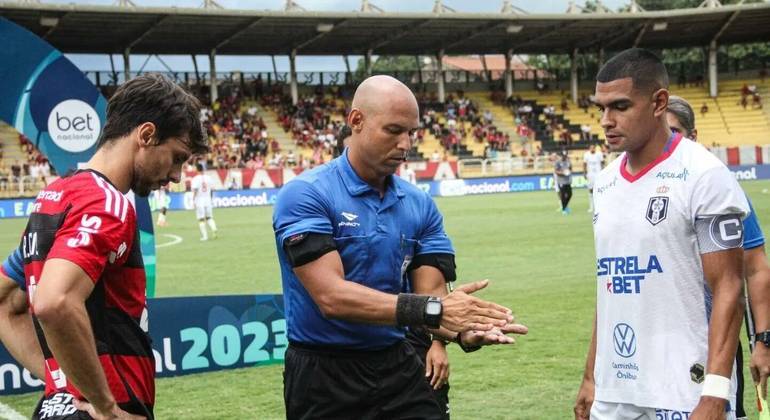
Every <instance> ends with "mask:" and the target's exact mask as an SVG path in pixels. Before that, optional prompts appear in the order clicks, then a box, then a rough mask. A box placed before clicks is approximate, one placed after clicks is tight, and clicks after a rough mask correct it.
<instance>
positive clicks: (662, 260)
mask: <svg viewBox="0 0 770 420" xmlns="http://www.w3.org/2000/svg"><path fill="white" fill-rule="evenodd" d="M596 79H597V84H596V94H595V98H596V99H595V102H596V103H597V105H598V106H599V107H600V110H601V112H602V118H601V125H602V128H603V129H604V132H605V136H606V138H607V143H608V144H609V146H610V148H611V149H612V150H613V151H620V152H625V153H623V154H622V155H621V156H620V157H619V158H618V159H616V160H615V161H613V162H612V163H610V164H609V165H608V166H607V167H606V168H604V169H603V170H602V171H601V172H600V173H599V175H598V176H597V178H596V180H595V186H594V206H595V212H594V242H595V246H596V255H597V283H598V287H597V304H596V318H595V324H594V331H593V336H592V340H591V346H590V347H589V352H588V357H587V361H586V370H585V372H584V375H583V382H582V384H581V387H580V391H579V392H578V398H577V401H576V405H575V417H576V418H578V419H588V418H589V417H590V418H591V419H594V420H604V419H613V420H616V419H649V420H656V419H677V418H681V419H690V420H704V419H725V418H727V419H734V418H735V412H734V411H733V410H734V407H735V372H734V361H735V352H736V346H737V341H738V333H739V331H740V324H741V317H742V313H743V301H742V299H741V293H742V281H743V280H742V275H743V273H742V260H743V249H742V245H743V225H742V219H743V217H745V215H746V214H747V212H748V203H747V202H746V198H745V196H744V194H743V192H742V191H741V189H740V187H739V186H738V183H737V182H736V181H735V178H734V177H733V176H732V174H731V173H730V171H729V170H728V169H727V168H726V167H725V166H724V164H722V162H720V161H719V160H718V159H717V158H716V157H714V156H713V155H712V154H711V153H709V152H708V151H707V150H706V149H705V148H704V147H703V146H701V145H699V144H697V143H695V142H692V141H689V140H683V139H682V136H681V135H673V134H672V133H671V130H670V129H669V127H668V124H667V122H666V115H665V114H666V107H667V102H668V90H667V87H668V75H667V74H666V69H665V67H664V66H663V63H662V62H661V61H660V59H659V58H658V57H657V56H655V55H654V54H652V53H650V52H649V51H646V50H642V49H636V48H635V49H631V50H626V51H623V52H621V53H619V54H618V55H616V56H615V57H613V58H612V59H611V60H610V61H608V62H607V63H606V64H605V65H604V67H603V68H602V69H601V70H600V71H599V73H598V75H597V78H596Z"/></svg>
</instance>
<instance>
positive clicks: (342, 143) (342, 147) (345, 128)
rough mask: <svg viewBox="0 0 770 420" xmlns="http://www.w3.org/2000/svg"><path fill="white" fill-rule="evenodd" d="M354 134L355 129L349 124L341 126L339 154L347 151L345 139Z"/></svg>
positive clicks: (338, 140)
mask: <svg viewBox="0 0 770 420" xmlns="http://www.w3.org/2000/svg"><path fill="white" fill-rule="evenodd" d="M352 134H353V130H352V129H351V128H350V126H348V125H347V124H345V125H343V126H342V128H340V132H339V133H338V134H337V153H336V154H337V156H339V155H341V154H342V152H343V151H345V139H346V138H348V137H350V136H351V135H352Z"/></svg>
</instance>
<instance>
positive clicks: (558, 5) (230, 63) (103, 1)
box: [41, 0, 628, 72]
mask: <svg viewBox="0 0 770 420" xmlns="http://www.w3.org/2000/svg"><path fill="white" fill-rule="evenodd" d="M132 1H133V2H134V4H136V5H137V6H140V7H141V6H148V7H149V6H151V7H168V6H177V7H200V6H201V5H202V4H203V0H155V1H151V0H132ZM294 1H295V2H296V3H298V4H299V5H300V6H302V7H303V8H305V9H306V10H308V11H329V12H332V11H337V12H350V11H354V10H359V9H360V8H361V0H294ZM216 2H217V3H218V4H220V5H221V6H222V7H224V8H225V9H233V10H237V9H241V10H244V9H245V10H283V8H284V5H285V0H216ZM434 2H435V0H370V3H372V4H374V5H376V6H378V7H380V8H382V9H384V10H385V11H388V12H430V11H432V10H433V5H434ZM41 3H52V4H55V3H60V4H69V3H73V1H71V0H41ZM74 3H78V4H89V5H107V6H109V5H113V4H115V3H116V0H77V1H75V2H74ZM443 3H444V5H446V6H448V7H451V8H452V9H455V10H456V11H458V12H468V13H497V12H499V11H500V9H501V8H502V4H503V1H502V0H474V1H468V0H443ZM568 3H569V2H568V1H567V0H537V1H533V0H512V1H511V4H512V5H513V6H515V7H518V8H521V9H524V10H525V11H527V12H528V13H563V12H565V11H566V10H567V7H568ZM575 3H576V4H578V5H582V4H583V3H584V1H583V0H576V2H575ZM603 3H604V5H605V6H607V7H608V8H610V9H612V10H617V9H618V8H620V7H622V6H624V5H625V4H627V3H628V1H627V0H603ZM67 57H68V58H69V59H70V60H72V61H73V62H74V63H75V65H77V66H78V67H79V68H80V69H81V70H83V71H109V70H110V68H111V66H110V60H109V56H108V55H94V54H67ZM359 58H360V57H359V56H350V65H351V68H355V66H356V63H357V62H358V59H359ZM161 59H162V61H163V62H165V63H166V64H167V65H168V66H169V67H171V68H172V69H174V70H175V71H193V70H194V67H193V63H192V58H191V57H190V56H168V55H163V56H161ZM113 60H114V63H115V69H116V70H117V71H121V70H122V69H123V57H122V56H118V55H115V56H113ZM196 60H197V62H198V68H199V69H200V71H208V68H209V59H208V56H204V55H201V56H198V57H196ZM130 64H131V70H132V71H138V70H139V69H140V68H143V70H145V71H164V70H166V67H165V66H164V65H163V63H161V61H160V60H158V59H156V58H155V57H149V59H148V56H147V55H132V56H131V63H130ZM216 67H217V71H218V72H229V71H272V70H273V64H272V61H271V60H270V57H269V56H248V57H242V56H239V57H233V56H230V57H228V56H218V57H217V61H216ZM276 67H277V68H278V71H281V72H283V71H288V70H289V59H288V57H287V56H276ZM344 70H345V63H344V61H343V58H342V57H341V56H323V57H321V56H298V57H297V71H298V72H302V71H344Z"/></svg>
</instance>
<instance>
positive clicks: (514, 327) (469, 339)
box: [461, 324, 529, 346]
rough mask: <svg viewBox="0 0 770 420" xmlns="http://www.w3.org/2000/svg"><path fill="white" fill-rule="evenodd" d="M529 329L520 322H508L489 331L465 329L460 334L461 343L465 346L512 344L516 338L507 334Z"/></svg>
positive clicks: (521, 333)
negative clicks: (465, 330)
mask: <svg viewBox="0 0 770 420" xmlns="http://www.w3.org/2000/svg"><path fill="white" fill-rule="evenodd" d="M527 332H529V329H528V328H527V327H526V326H524V325H521V324H508V325H506V326H504V327H495V328H492V329H491V330H489V331H467V332H464V333H461V334H462V340H463V344H465V345H467V346H490V345H494V344H514V343H516V339H515V338H513V337H511V336H509V335H507V334H518V335H524V334H526V333H527Z"/></svg>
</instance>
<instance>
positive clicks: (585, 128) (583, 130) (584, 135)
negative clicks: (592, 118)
mask: <svg viewBox="0 0 770 420" xmlns="http://www.w3.org/2000/svg"><path fill="white" fill-rule="evenodd" d="M580 140H581V141H591V126H590V125H588V124H580Z"/></svg>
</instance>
